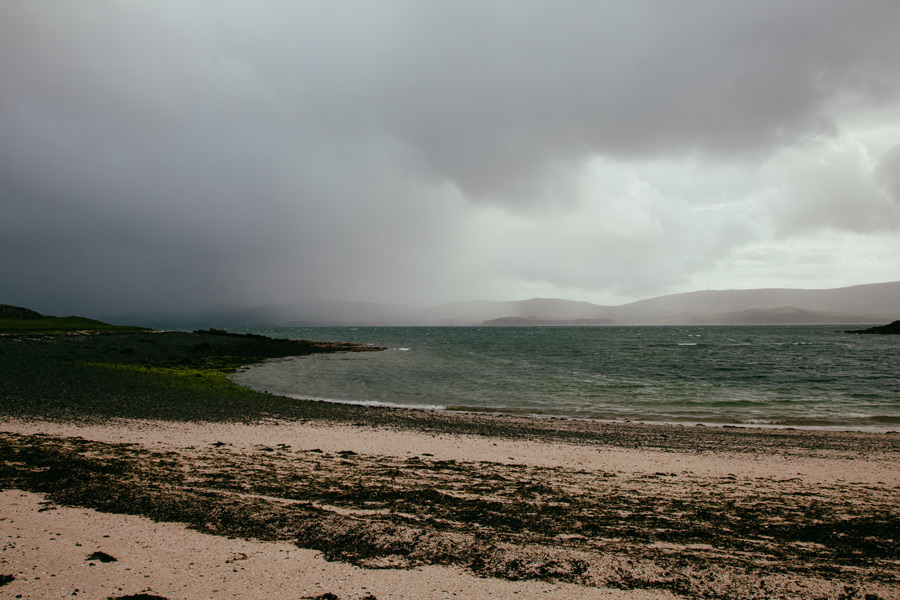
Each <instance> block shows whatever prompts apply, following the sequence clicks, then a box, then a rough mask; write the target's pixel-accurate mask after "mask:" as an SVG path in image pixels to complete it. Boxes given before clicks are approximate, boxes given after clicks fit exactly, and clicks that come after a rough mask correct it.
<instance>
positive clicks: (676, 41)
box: [0, 0, 900, 316]
mask: <svg viewBox="0 0 900 600" xmlns="http://www.w3.org/2000/svg"><path fill="white" fill-rule="evenodd" d="M898 57H900V3H898V2H896V0H883V1H879V0H861V1H859V2H846V1H845V0H790V1H785V0H758V1H755V2H738V1H730V0H724V1H723V0H686V1H684V2H670V1H666V0H656V1H654V0H630V1H624V0H621V1H604V0H597V1H594V0H591V1H587V0H585V1H579V0H561V1H558V0H553V1H543V2H538V1H533V0H509V1H493V0H479V1H477V2H475V1H469V0H435V1H429V2H420V1H416V0H408V1H402V0H384V1H380V2H349V1H343V0H327V1H322V2H306V1H303V2H300V1H294V0H285V1H280V0H255V1H253V2H236V1H229V0H192V1H189V2H185V1H184V0H154V1H153V2H121V1H105V0H92V1H90V2H70V1H68V0H42V1H28V2H14V1H9V2H2V3H0V303H6V304H14V305H19V306H27V307H29V308H34V309H36V310H40V311H42V312H45V313H49V314H84V315H87V316H97V315H114V314H125V313H134V312H140V311H171V310H207V309H218V308H229V307H235V308H236V307H243V306H254V305H260V304H268V303H288V302H296V301H300V300H304V299H316V300H354V301H374V302H392V303H403V304H413V305H423V306H428V305H435V304H440V303H445V302H454V301H463V300H475V299H478V300H523V299H527V298H532V297H544V298H567V299H571V300H584V301H589V302H595V303H598V304H621V303H624V302H628V301H632V300H638V299H641V298H648V297H653V296H658V295H663V294H669V293H677V292H686V291H692V290H698V289H707V288H708V289H732V288H734V289H751V288H761V287H793V288H833V287H842V286H846V285H855V284H860V283H874V282H884V281H895V280H898V279H900V271H898V269H897V267H898V262H900V259H898V258H897V257H900V235H898V233H900V58H898Z"/></svg>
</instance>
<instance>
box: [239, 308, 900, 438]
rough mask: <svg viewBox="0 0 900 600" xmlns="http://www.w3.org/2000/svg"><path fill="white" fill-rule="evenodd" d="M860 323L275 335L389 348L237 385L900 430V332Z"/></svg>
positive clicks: (269, 370) (296, 392) (357, 397)
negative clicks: (866, 330) (858, 326)
mask: <svg viewBox="0 0 900 600" xmlns="http://www.w3.org/2000/svg"><path fill="white" fill-rule="evenodd" d="M848 328H850V327H847V326H777V327H748V326H743V327H741V326H731V327H726V326H722V327H712V326H704V327H699V326H698V327H522V328H518V327H497V328H491V327H409V328H406V327H384V328H363V327H360V328H355V327H352V328H351V327H342V328H267V329H253V330H246V331H248V332H253V333H261V334H264V335H268V336H272V337H283V338H290V339H312V340H338V341H344V342H357V343H365V344H372V345H377V346H384V347H387V348H388V349H387V350H385V351H384V352H367V353H354V354H327V355H317V356H307V357H300V358H292V359H282V360H275V361H271V362H267V363H263V364H260V365H255V366H252V367H248V368H245V369H242V370H241V371H240V372H238V373H236V374H234V375H233V376H232V378H233V379H234V380H235V381H236V382H238V383H240V384H242V385H246V386H249V387H251V388H254V389H257V390H264V391H268V392H271V393H275V394H280V395H285V396H289V397H294V398H302V399H318V400H328V401H334V402H349V403H357V404H367V405H388V406H405V407H417V408H434V409H447V410H465V411H486V412H500V413H511V414H528V415H542V416H556V417H569V418H586V419H600V420H614V421H623V420H630V421H644V422H675V423H709V424H732V425H774V426H792V427H814V428H847V429H871V430H895V429H900V376H898V374H897V370H896V365H897V364H898V363H900V338H898V337H897V336H877V335H874V336H873V335H853V334H846V333H841V332H840V331H839V329H848Z"/></svg>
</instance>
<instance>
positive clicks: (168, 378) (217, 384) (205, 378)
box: [81, 362, 258, 397]
mask: <svg viewBox="0 0 900 600" xmlns="http://www.w3.org/2000/svg"><path fill="white" fill-rule="evenodd" d="M81 364H82V366H84V367H92V368H98V369H107V370H112V371H117V372H120V373H128V374H132V375H133V376H135V377H137V378H138V379H139V380H140V381H141V383H142V384H147V385H152V386H154V387H156V388H157V389H160V388H162V389H169V390H172V391H185V392H192V393H200V394H203V395H212V396H222V395H227V396H232V397H233V396H235V395H239V396H248V397H249V396H254V395H257V394H258V392H254V391H253V390H250V389H247V388H244V387H241V386H239V385H237V384H235V383H232V382H231V380H230V379H228V377H227V372H228V371H225V370H217V369H216V368H207V367H201V368H197V367H187V366H150V365H137V364H111V363H104V362H93V363H91V362H87V363H81Z"/></svg>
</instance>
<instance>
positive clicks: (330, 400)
mask: <svg viewBox="0 0 900 600" xmlns="http://www.w3.org/2000/svg"><path fill="white" fill-rule="evenodd" d="M279 395H280V396H284V397H285V398H293V399H294V400H306V401H308V402H328V403H330V404H350V405H353V406H382V407H384V408H409V409H414V410H447V407H446V406H443V405H440V404H400V403H398V402H380V401H378V400H336V399H334V398H316V397H313V396H302V395H300V394H283V393H281V394H279Z"/></svg>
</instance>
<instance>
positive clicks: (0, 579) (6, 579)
mask: <svg viewBox="0 0 900 600" xmlns="http://www.w3.org/2000/svg"><path fill="white" fill-rule="evenodd" d="M13 580H15V577H14V576H12V575H0V587H3V586H4V585H6V584H7V583H11V582H12V581H13Z"/></svg>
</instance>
